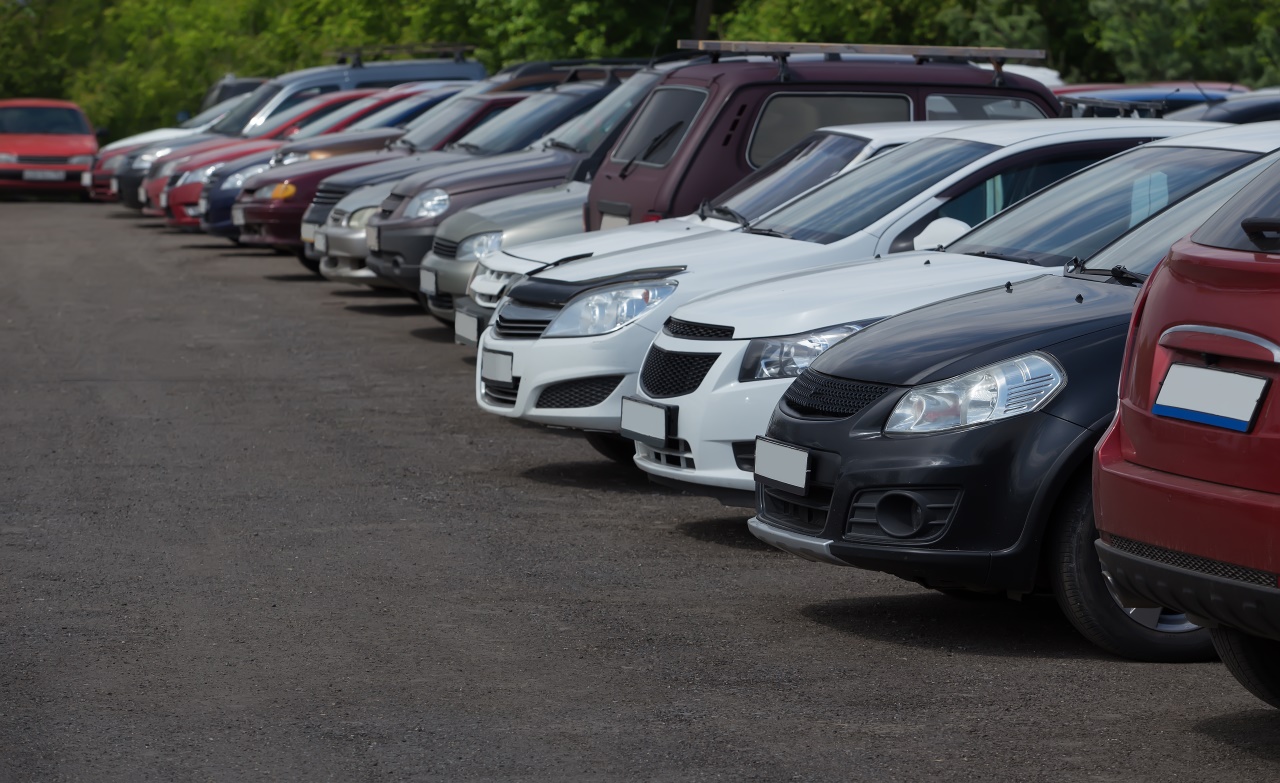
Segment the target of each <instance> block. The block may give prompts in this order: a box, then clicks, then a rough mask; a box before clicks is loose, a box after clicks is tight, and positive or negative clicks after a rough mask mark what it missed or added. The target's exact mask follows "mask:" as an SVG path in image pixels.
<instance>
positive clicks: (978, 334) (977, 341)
mask: <svg viewBox="0 0 1280 783" xmlns="http://www.w3.org/2000/svg"><path fill="white" fill-rule="evenodd" d="M1214 152H1216V153H1217V154H1225V152H1226V151H1211V150H1206V153H1207V154H1209V153H1214ZM1235 154H1237V155H1238V154H1240V153H1235ZM1249 157H1250V159H1252V160H1254V161H1255V162H1253V163H1249V164H1248V165H1244V166H1242V167H1241V166H1232V167H1231V169H1230V170H1231V171H1232V173H1229V174H1226V175H1225V176H1222V177H1221V178H1219V179H1218V180H1217V181H1215V182H1214V183H1212V184H1211V185H1209V186H1208V187H1206V188H1204V189H1202V190H1200V191H1198V192H1196V193H1194V194H1192V195H1190V196H1188V197H1186V198H1185V199H1183V200H1182V201H1177V202H1175V203H1174V204H1173V205H1172V206H1169V207H1167V208H1165V209H1164V210H1163V211H1161V212H1157V213H1156V214H1155V216H1154V217H1151V218H1150V219H1148V220H1147V221H1146V222H1144V223H1140V224H1139V225H1138V227H1137V228H1134V229H1132V230H1130V231H1129V232H1127V233H1125V234H1124V235H1122V236H1121V237H1120V238H1119V239H1116V240H1114V241H1113V242H1111V243H1110V244H1109V245H1107V246H1106V247H1104V248H1103V249H1102V250H1100V251H1098V252H1097V253H1096V254H1092V255H1090V256H1089V257H1088V260H1087V261H1085V262H1083V263H1081V262H1079V261H1078V260H1074V259H1073V260H1072V261H1071V262H1069V263H1068V264H1067V265H1066V271H1065V273H1064V275H1063V276H1061V277H1059V276H1057V275H1044V276H1040V277H1036V278H1031V279H1029V280H1025V281H1023V282H1019V283H1011V284H1006V285H1004V286H1000V287H998V288H995V289H991V290H988V291H983V292H979V293H975V294H970V295H967V296H961V297H956V298H954V299H950V300H947V301H944V302H939V303H936V304H933V305H929V306H926V307H922V308H919V309H917V310H914V311H910V312H907V313H904V314H902V315H899V316H896V317H893V318H889V319H886V320H884V321H881V322H880V323H878V324H875V325H873V326H871V327H869V328H867V329H866V330H864V331H862V332H860V333H858V334H855V335H854V336H852V337H850V338H848V339H847V340H845V341H843V342H841V343H839V344H838V345H836V346H834V347H832V348H831V349H830V350H828V351H827V352H826V353H824V354H822V355H820V356H819V357H818V358H817V359H815V360H814V362H813V364H811V365H810V367H809V369H807V370H806V371H805V372H804V374H802V375H801V376H800V377H799V378H798V379H797V380H796V382H795V383H794V384H793V385H792V386H791V387H790V389H788V391H787V393H786V394H785V396H784V397H783V399H782V400H781V401H780V402H779V404H778V407H777V409H776V410H775V412H774V415H773V419H772V421H771V422H770V424H769V428H768V432H767V436H766V437H765V438H763V439H760V440H759V441H757V445H756V465H755V472H756V478H757V488H756V499H757V516H756V517H754V518H753V519H752V520H751V521H750V527H751V530H752V532H753V533H754V534H755V535H756V536H757V537H759V538H760V539H762V540H764V541H766V542H768V543H770V544H773V545H774V546H777V547H778V548H780V549H783V550H786V551H789V552H792V553H795V554H798V555H801V556H803V557H806V558H808V559H811V560H818V561H823V562H828V563H833V564H837V565H848V566H855V567H858V568H864V569H869V570H875V571H883V572H886V573H890V574H893V575H895V576H900V577H902V578H904V579H908V580H911V581H913V582H917V583H919V584H921V585H924V586H926V587H930V588H933V589H937V590H941V591H943V592H952V593H957V594H962V595H972V594H975V593H990V594H996V595H999V594H1008V595H1010V596H1019V595H1024V594H1028V593H1033V592H1052V593H1053V594H1054V595H1055V596H1056V597H1057V599H1058V602H1059V604H1060V605H1061V606H1062V608H1063V610H1064V611H1065V613H1066V614H1067V616H1068V618H1069V619H1070V620H1071V622H1072V623H1073V624H1074V625H1075V626H1076V628H1077V629H1079V630H1080V631H1081V633H1082V634H1084V636H1086V637H1087V638H1088V639H1090V640H1091V641H1093V642H1094V643H1096V644H1098V645H1099V646H1101V647H1103V648H1104V649H1106V650H1108V651H1110V652H1112V653H1115V654H1118V655H1122V656H1126V657H1130V658H1135V659H1140V660H1163V661H1184V660H1201V659H1205V658H1209V657H1211V656H1212V654H1213V652H1212V645H1211V644H1210V640H1209V638H1208V636H1207V634H1206V633H1205V632H1204V630H1203V629H1201V628H1199V627H1198V626H1196V625H1194V624H1193V623H1191V622H1189V621H1188V620H1187V618H1186V617H1185V616H1183V615H1180V614H1177V613H1173V612H1165V611H1161V610H1158V609H1156V610H1143V609H1131V608H1126V607H1123V606H1121V605H1120V603H1119V602H1118V601H1117V600H1115V599H1114V598H1113V597H1112V595H1111V593H1110V591H1109V590H1108V581H1107V578H1106V577H1105V574H1104V573H1103V572H1102V570H1101V567H1100V566H1099V564H1098V558H1097V555H1096V553H1095V552H1094V548H1093V542H1094V540H1095V539H1096V538H1097V533H1096V531H1095V529H1094V526H1093V505H1092V492H1091V485H1090V465H1091V456H1092V452H1093V447H1094V445H1095V444H1096V443H1097V441H1098V439H1099V438H1100V437H1101V435H1102V432H1103V431H1104V430H1105V429H1106V427H1107V425H1108V424H1109V423H1110V421H1111V418H1112V416H1113V415H1114V413H1115V407H1116V385H1117V381H1118V378H1119V373H1120V364H1121V358H1122V356H1123V354H1124V342H1125V335H1126V333H1127V329H1128V325H1129V318H1130V314H1131V311H1132V308H1133V305H1134V302H1135V300H1136V298H1137V294H1138V291H1139V290H1140V287H1141V285H1142V281H1143V280H1144V279H1145V277H1146V275H1147V273H1149V272H1150V271H1151V269H1152V268H1154V266H1155V265H1156V264H1157V263H1158V262H1159V260H1160V259H1161V258H1162V257H1163V255H1164V254H1165V253H1166V252H1167V251H1168V248H1169V246H1170V245H1171V244H1172V243H1173V242H1174V241H1176V240H1177V239H1178V238H1180V237H1181V236H1183V235H1185V234H1186V233H1187V232H1188V231H1189V230H1191V229H1192V228H1194V227H1195V226H1197V225H1199V224H1200V222H1202V221H1203V220H1204V219H1206V218H1207V217H1208V216H1209V215H1211V214H1212V213H1213V212H1214V211H1215V210H1216V209H1217V208H1218V207H1220V206H1221V205H1222V204H1223V203H1224V202H1225V201H1226V200H1227V199H1228V198H1230V197H1231V196H1232V195H1233V194H1234V193H1235V192H1236V191H1237V190H1239V189H1240V188H1241V187H1243V186H1244V185H1245V184H1246V183H1247V182H1248V181H1249V180H1250V179H1252V178H1253V177H1254V176H1255V175H1256V174H1257V173H1258V172H1259V171H1260V170H1261V169H1262V168H1264V167H1265V166H1266V165H1269V164H1270V163H1271V162H1273V161H1274V160H1275V159H1276V157H1277V156H1275V155H1273V156H1269V157H1266V158H1262V159H1261V160H1260V161H1259V160H1258V159H1257V157H1256V156H1249ZM980 232H981V228H979V229H977V230H975V232H972V233H971V234H969V235H967V236H966V237H964V238H962V239H961V240H960V242H959V243H956V244H954V245H952V246H950V247H948V250H949V251H950V252H983V251H981V250H978V249H975V248H968V249H966V248H965V247H964V245H963V243H964V242H965V241H966V240H968V239H969V238H970V237H974V236H975V235H976V234H979V233H980ZM1042 233H1044V234H1048V235H1050V236H1048V237H1047V238H1046V240H1045V242H1046V245H1045V246H1046V247H1047V246H1048V243H1052V242H1053V241H1055V238H1054V237H1052V236H1051V235H1052V234H1053V233H1054V232H1053V231H1052V230H1046V231H1043V232H1042ZM1056 240H1058V241H1064V247H1069V246H1070V243H1071V241H1072V240H1071V238H1069V237H1065V236H1062V237H1057V238H1056ZM1068 252H1070V251H1068Z"/></svg>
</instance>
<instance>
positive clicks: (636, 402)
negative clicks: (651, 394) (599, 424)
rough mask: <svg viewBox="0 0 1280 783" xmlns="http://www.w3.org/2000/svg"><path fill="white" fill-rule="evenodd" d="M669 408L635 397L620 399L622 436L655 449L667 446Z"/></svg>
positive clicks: (669, 419) (669, 418)
mask: <svg viewBox="0 0 1280 783" xmlns="http://www.w3.org/2000/svg"><path fill="white" fill-rule="evenodd" d="M670 411H671V408H669V407H667V406H666V405H659V404H657V403H652V402H648V401H646V400H641V399H637V398H635V397H623V398H622V434H623V435H625V436H627V437H628V438H631V439H632V440H638V441H640V442H641V443H645V444H648V445H650V446H653V447H655V448H662V447H664V446H666V445H667V436H668V434H669V427H670V425H669V424H668V423H669V422H670V421H671V417H670Z"/></svg>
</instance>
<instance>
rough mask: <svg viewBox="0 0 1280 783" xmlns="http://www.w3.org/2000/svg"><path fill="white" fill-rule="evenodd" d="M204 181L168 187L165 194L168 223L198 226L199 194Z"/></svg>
mask: <svg viewBox="0 0 1280 783" xmlns="http://www.w3.org/2000/svg"><path fill="white" fill-rule="evenodd" d="M203 191H204V183H202V182H192V183H188V184H186V185H178V186H176V187H172V188H169V190H168V196H167V207H166V210H167V212H168V220H167V222H168V224H169V225H171V226H177V227H178V228H187V229H195V228H199V227H200V216H201V214H202V213H201V209H200V194H201V193H202V192H203Z"/></svg>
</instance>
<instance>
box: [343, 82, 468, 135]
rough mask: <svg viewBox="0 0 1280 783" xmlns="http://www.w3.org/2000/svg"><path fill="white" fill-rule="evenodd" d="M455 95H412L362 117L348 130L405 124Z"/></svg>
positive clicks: (430, 93) (444, 92) (436, 93)
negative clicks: (406, 121)
mask: <svg viewBox="0 0 1280 783" xmlns="http://www.w3.org/2000/svg"><path fill="white" fill-rule="evenodd" d="M453 94H454V93H452V92H449V91H447V90H431V91H430V92H419V93H414V94H413V95H410V96H409V97H408V98H406V99H405V100H402V101H395V102H394V103H392V104H390V105H389V106H383V107H382V108H381V109H378V110H377V111H375V112H374V113H372V114H370V115H368V116H367V117H361V118H360V119H358V120H356V121H355V122H353V123H351V124H350V125H348V126H347V130H372V129H374V128H389V127H391V126H392V125H396V124H404V122H405V120H406V118H416V117H418V116H419V115H421V114H422V113H423V112H425V111H427V110H428V109H430V108H431V107H433V106H435V105H436V104H438V103H440V102H441V101H443V100H444V99H445V98H448V97H449V96H450V95H453Z"/></svg>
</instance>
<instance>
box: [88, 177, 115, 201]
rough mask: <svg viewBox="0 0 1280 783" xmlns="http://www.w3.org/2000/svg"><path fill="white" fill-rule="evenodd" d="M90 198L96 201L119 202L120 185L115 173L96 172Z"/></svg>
mask: <svg viewBox="0 0 1280 783" xmlns="http://www.w3.org/2000/svg"><path fill="white" fill-rule="evenodd" d="M89 196H90V197H91V198H92V199H93V200H94V201H119V200H120V183H119V180H118V179H117V178H116V174H115V172H113V171H107V170H101V171H98V170H95V171H94V172H93V180H92V184H90V186H89Z"/></svg>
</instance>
